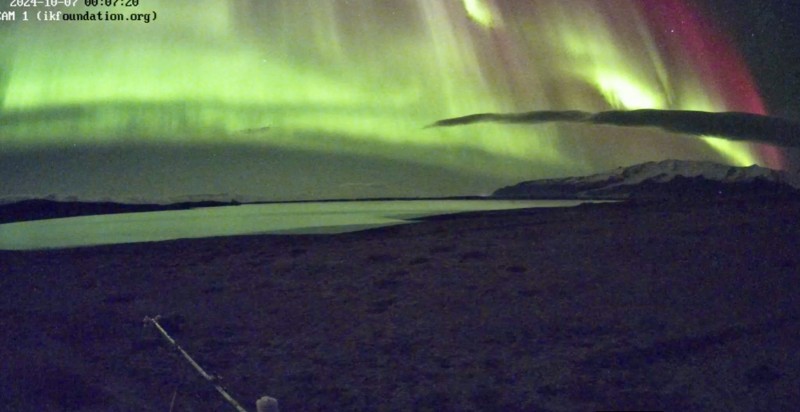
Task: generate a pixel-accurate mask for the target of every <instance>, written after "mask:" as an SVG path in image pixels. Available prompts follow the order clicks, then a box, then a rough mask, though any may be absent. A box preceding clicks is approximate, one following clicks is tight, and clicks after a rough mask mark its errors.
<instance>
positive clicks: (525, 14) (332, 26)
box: [0, 0, 780, 198]
mask: <svg viewBox="0 0 800 412" xmlns="http://www.w3.org/2000/svg"><path fill="white" fill-rule="evenodd" d="M81 3H82V2H81ZM141 4H142V6H140V7H139V8H138V9H136V10H135V11H136V12H149V11H152V10H155V11H157V12H158V19H157V20H156V21H154V22H150V23H149V24H144V23H141V22H47V23H34V22H25V23H23V22H14V23H11V22H4V23H2V24H0V35H1V36H2V39H1V40H0V42H2V43H1V44H0V46H2V49H1V50H2V51H0V144H1V145H2V146H0V154H2V153H5V154H6V155H9V153H13V154H14V156H24V155H25V153H32V152H35V151H37V150H42V149H44V148H58V147H67V148H72V149H73V150H74V149H75V148H81V149H85V150H96V149H98V148H106V147H111V146H115V145H125V144H140V145H155V146H158V145H173V146H177V147H190V146H204V145H206V146H209V147H214V146H215V145H216V146H218V145H226V146H228V145H243V146H248V147H255V148H264V149H265V150H266V149H271V148H273V149H274V148H278V149H281V150H292V151H299V152H304V153H313V154H315V156H318V155H332V156H333V155H340V156H352V157H355V158H369V159H378V160H385V161H387V162H392V163H391V164H408V165H412V166H413V165H418V166H420V167H430V168H436V169H440V170H445V171H447V172H448V173H454V174H458V173H465V174H469V175H470V176H484V177H486V180H485V181H483V183H474V182H473V183H474V184H473V183H470V184H465V185H464V186H463V187H446V188H444V187H443V188H440V189H441V190H440V191H439V192H438V193H420V195H431V194H439V195H456V194H475V193H476V191H486V190H491V189H493V188H494V187H491V186H490V185H491V184H497V183H498V182H505V183H514V182H516V181H519V180H527V179H531V178H536V177H550V176H564V175H574V174H583V173H591V172H596V171H599V170H603V169H609V168H613V167H617V166H620V165H627V164H633V163H638V162H641V161H648V160H660V159H665V158H680V159H704V160H715V161H720V162H724V163H729V164H735V165H750V164H754V163H758V164H765V165H767V166H771V167H780V164H774V162H773V164H770V160H769V159H768V158H766V157H764V156H761V155H760V154H759V151H758V147H760V146H758V145H751V144H747V143H740V142H738V143H737V142H729V141H726V140H722V139H716V138H711V137H708V138H704V139H696V138H691V137H687V136H681V135H676V134H670V133H667V132H664V131H659V130H649V129H648V130H629V129H622V128H618V127H613V126H586V125H579V124H578V125H575V124H548V125H542V126H537V127H536V128H529V127H524V126H522V127H520V126H512V127H509V126H502V125H492V124H482V125H475V126H470V127H468V128H453V129H444V128H440V129H424V128H423V126H425V125H427V124H430V123H431V122H433V121H435V120H437V119H444V118H449V117H456V116H461V115H465V114H470V113H479V112H518V111H533V110H583V111H589V112H599V111H605V110H615V109H620V110H622V109H643V108H651V109H676V110H677V109H680V110H703V111H726V110H732V109H737V107H735V102H731V101H729V100H728V99H727V98H726V97H725V96H726V95H725V94H724V93H722V91H721V90H719V89H718V87H719V86H717V85H714V84H709V83H708V82H707V81H706V79H704V78H702V76H701V75H700V74H698V72H697V71H696V70H695V68H694V67H690V66H689V64H688V63H686V62H687V61H691V59H685V58H684V57H685V56H682V55H681V54H680V53H681V51H680V49H679V48H676V47H663V44H661V42H660V41H659V39H658V37H657V36H656V35H655V30H656V29H655V28H653V22H652V19H650V20H648V18H646V16H645V13H644V12H643V11H642V7H641V4H639V3H638V2H636V1H634V0H609V1H603V2H595V1H586V2H581V7H575V6H574V5H573V4H572V2H568V1H561V0H531V1H519V2H500V1H490V0H463V1H459V0H442V1H429V0H397V1H369V0H348V1H345V0H330V1H311V0H309V1H304V0H269V1H254V0H250V1H249V0H230V1H222V0H196V1H192V2H180V1H167V0H148V1H145V0H142V1H141ZM61 10H62V11H66V9H65V8H64V7H61ZM84 10H85V9H84V8H82V7H77V8H75V9H73V10H69V11H70V12H83V11H84ZM125 12H128V11H125ZM705 58H707V59H713V58H714V57H713V56H707V57H705ZM753 93H755V92H753ZM751 97H752V96H751ZM755 98H758V96H757V94H756V95H755ZM98 150H99V149H98ZM232 160H235V159H232ZM109 167H111V166H109ZM298 173H300V172H298ZM374 173H375V176H376V178H377V179H378V180H380V171H374ZM350 178H352V176H349V177H348V179H350ZM343 179H344V178H343ZM431 179H433V180H435V179H436V176H432V177H431ZM345 180H346V179H345ZM340 183H341V182H340ZM160 184H168V182H166V183H165V182H161V183H160ZM36 190H38V189H37V188H35V187H34V188H24V189H17V193H16V194H18V193H23V192H31V191H34V192H35V191H36ZM41 190H48V189H44V188H42V189H41ZM136 190H137V191H138V192H137V193H146V192H147V190H148V189H147V188H146V187H138V188H137V189H136ZM209 190H211V189H209ZM260 190H262V191H263V190H264V188H261V189H260ZM257 191H258V190H256V189H254V193H255V192H257ZM8 194H15V192H14V190H12V189H6V190H5V191H4V192H3V193H0V195H8ZM393 194H396V193H394V192H392V191H391V190H388V191H386V192H380V193H376V192H369V191H364V192H359V191H358V190H356V191H354V192H347V193H343V196H370V195H393ZM404 194H407V193H405V192H404ZM327 195H330V194H326V196H327ZM283 196H284V197H296V198H297V197H304V196H303V195H302V194H299V193H294V194H291V193H288V194H285V195H283Z"/></svg>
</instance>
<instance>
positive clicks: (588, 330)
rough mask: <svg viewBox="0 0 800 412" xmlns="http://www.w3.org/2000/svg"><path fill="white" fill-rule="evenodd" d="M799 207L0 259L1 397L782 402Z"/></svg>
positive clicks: (616, 213)
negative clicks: (213, 377) (157, 321)
mask: <svg viewBox="0 0 800 412" xmlns="http://www.w3.org/2000/svg"><path fill="white" fill-rule="evenodd" d="M798 218H800V202H798V201H777V200H751V201H744V200H730V201H719V202H714V203H704V204H670V205H666V204H649V205H638V206H637V205H595V206H587V207H578V208H573V209H561V210H542V209H539V210H532V211H513V212H499V213H484V214H472V215H463V216H458V217H451V218H439V219H435V220H431V221H427V222H425V223H421V224H416V225H407V226H402V227H393V228H386V229H380V230H373V231H367V232H361V233H354V234H345V235H327V236H251V237H237V238H220V239H205V240H185V241H171V242H161V243H149V244H136V245H117V246H107V247H95V248H82V249H72V250H57V251H40V252H0V273H1V274H2V276H0V291H1V292H0V293H2V295H1V297H2V299H0V399H2V405H0V409H2V410H8V411H37V412H38V411H159V412H167V411H169V410H170V402H171V400H172V398H173V394H176V396H175V405H174V409H173V410H174V411H225V410H233V409H232V408H230V407H229V406H228V405H227V404H225V403H224V401H223V400H222V398H221V397H220V396H219V395H218V394H217V393H216V392H215V391H214V390H213V388H212V387H211V385H209V384H208V383H207V382H205V381H204V380H202V378H200V377H199V375H197V374H196V373H195V372H194V371H193V370H192V369H190V367H189V365H188V364H187V363H186V362H185V361H184V360H183V359H181V358H179V357H178V356H177V355H176V353H175V352H174V351H172V350H170V349H169V347H168V346H167V345H166V343H165V341H164V340H163V339H162V338H161V337H160V335H158V333H157V331H156V330H155V329H154V328H153V327H145V326H143V322H142V319H143V318H144V317H145V316H147V315H150V316H152V315H159V314H160V315H163V316H164V325H165V327H166V328H167V330H168V331H170V332H172V333H173V336H174V337H175V338H177V339H178V341H179V343H181V344H182V345H183V347H184V348H185V349H186V350H187V351H188V352H189V353H190V354H191V355H192V356H194V357H195V358H196V360H197V361H198V362H199V363H200V364H201V365H203V366H204V367H206V369H207V370H209V371H210V372H213V373H215V374H219V375H221V376H222V382H223V383H224V384H225V386H226V387H227V388H228V389H229V390H230V391H231V393H232V394H233V396H234V397H235V398H237V399H238V400H240V401H241V402H242V403H244V404H245V406H246V407H247V408H248V409H250V410H254V409H255V408H254V406H253V405H254V402H255V400H256V399H257V398H258V397H260V396H261V395H264V394H269V395H271V396H273V397H275V398H278V400H279V401H280V403H281V410H282V411H284V412H287V411H288V412H292V411H313V410H326V411H338V410H341V411H356V410H419V411H423V410H431V411H447V410H458V411H477V410H487V411H491V410H525V411H578V410H595V409H606V410H608V409H620V410H640V409H651V410H675V411H691V410H720V411H723V410H724V411H758V410H762V411H767V410H774V411H777V410H794V408H796V407H797V405H799V404H800V391H798V390H797V388H798V383H799V382H800V351H798V348H800V285H798V267H800V255H798V245H800V227H799V226H798V225H797V222H798Z"/></svg>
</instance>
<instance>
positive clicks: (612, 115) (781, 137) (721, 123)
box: [428, 109, 800, 147]
mask: <svg viewBox="0 0 800 412" xmlns="http://www.w3.org/2000/svg"><path fill="white" fill-rule="evenodd" d="M550 122H571V123H589V124H596V125H614V126H623V127H658V128H661V129H663V130H667V131H670V132H676V133H684V134H689V135H695V136H715V137H721V138H725V139H728V140H739V141H752V142H762V143H769V144H773V145H778V146H787V147H800V124H798V123H796V122H793V121H790V120H787V119H782V118H778V117H771V116H762V115H757V114H752V113H739V112H722V113H715V112H701V111H688V110H654V109H644V110H630V111H622V110H613V111H606V112H598V113H592V112H583V111H578V110H565V111H533V112H525V113H480V114H472V115H469V116H463V117H454V118H450V119H443V120H439V121H437V122H435V123H433V124H431V125H429V126H428V127H447V126H461V125H468V124H473V123H509V124H539V123H550Z"/></svg>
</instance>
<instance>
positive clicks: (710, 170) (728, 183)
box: [492, 160, 800, 200]
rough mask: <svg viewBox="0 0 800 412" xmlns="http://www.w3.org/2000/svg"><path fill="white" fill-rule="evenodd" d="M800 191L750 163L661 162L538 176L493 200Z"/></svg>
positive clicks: (780, 174)
mask: <svg viewBox="0 0 800 412" xmlns="http://www.w3.org/2000/svg"><path fill="white" fill-rule="evenodd" d="M748 194H752V195H769V194H774V195H788V194H794V195H798V194H800V191H798V187H796V186H795V185H794V184H792V183H791V179H790V178H789V176H788V175H787V174H786V173H784V172H781V171H777V170H772V169H767V168H764V167H761V166H757V165H752V166H747V167H738V166H729V165H723V164H719V163H714V162H706V161H688V160H662V161H654V162H646V163H640V164H636V165H632V166H627V167H618V168H616V169H614V170H610V171H608V172H603V173H597V174H593V175H588V176H577V177H566V178H555V179H539V180H530V181H525V182H520V183H517V184H515V185H511V186H506V187H503V188H500V189H498V190H496V191H495V192H494V193H493V194H492V196H493V197H498V198H526V199H548V198H560V199H621V200H622V199H632V198H676V197H677V198H687V197H697V198H702V197H704V196H713V197H719V196H729V195H730V196H733V195H736V196H742V195H748Z"/></svg>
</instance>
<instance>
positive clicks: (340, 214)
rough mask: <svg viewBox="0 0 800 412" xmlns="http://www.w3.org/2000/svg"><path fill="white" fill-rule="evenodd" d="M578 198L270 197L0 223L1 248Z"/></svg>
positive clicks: (351, 221) (396, 220) (352, 225)
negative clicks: (310, 199) (275, 200)
mask: <svg viewBox="0 0 800 412" xmlns="http://www.w3.org/2000/svg"><path fill="white" fill-rule="evenodd" d="M580 203H584V202H583V201H578V200H392V201H344V202H303V203H270V204H254V205H240V206H224V207H211V208H199V209H190V210H177V211H163V212H145V213H122V214H113V215H96V216H81V217H71V218H62V219H48V220H37V221H29V222H17V223H7V224H2V225H0V249H5V250H29V249H49V248H65V247H77V246H90V245H106V244H116V243H135V242H152V241H160V240H171V239H182V238H202V237H214V236H233V235H248V234H288V233H291V234H312V233H343V232H351V231H356V230H363V229H368V228H374V227H380V226H390V225H397V224H404V223H411V222H412V221H411V220H410V219H414V218H419V217H423V216H433V215H441V214H449V213H457V212H468V211H481V210H487V211H488V210H504V209H521V208H531V207H569V206H576V205H578V204H580Z"/></svg>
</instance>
